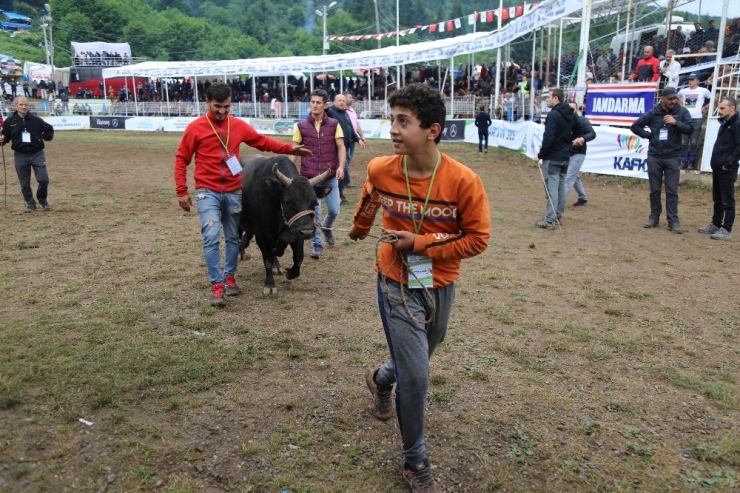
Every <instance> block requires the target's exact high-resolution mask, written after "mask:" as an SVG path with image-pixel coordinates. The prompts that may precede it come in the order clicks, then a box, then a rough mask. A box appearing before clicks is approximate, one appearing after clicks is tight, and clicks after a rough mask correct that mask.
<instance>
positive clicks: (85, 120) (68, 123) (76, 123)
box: [44, 116, 90, 131]
mask: <svg viewBox="0 0 740 493" xmlns="http://www.w3.org/2000/svg"><path fill="white" fill-rule="evenodd" d="M44 120H45V121H46V123H48V124H49V125H51V126H52V127H54V130H55V131H59V130H87V129H89V128H90V117H89V116H47V117H46V118H44Z"/></svg>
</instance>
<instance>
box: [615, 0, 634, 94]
mask: <svg viewBox="0 0 740 493" xmlns="http://www.w3.org/2000/svg"><path fill="white" fill-rule="evenodd" d="M631 13H632V0H629V4H628V6H627V23H626V24H625V25H624V49H623V50H622V54H623V56H622V80H624V77H625V75H626V74H625V71H626V68H627V42H628V41H629V35H630V14H631ZM617 39H619V38H617ZM620 46H621V45H620Z"/></svg>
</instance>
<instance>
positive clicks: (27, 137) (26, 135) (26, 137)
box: [21, 132, 31, 144]
mask: <svg viewBox="0 0 740 493" xmlns="http://www.w3.org/2000/svg"><path fill="white" fill-rule="evenodd" d="M21 142H24V143H26V144H30V143H31V133H30V132H21Z"/></svg>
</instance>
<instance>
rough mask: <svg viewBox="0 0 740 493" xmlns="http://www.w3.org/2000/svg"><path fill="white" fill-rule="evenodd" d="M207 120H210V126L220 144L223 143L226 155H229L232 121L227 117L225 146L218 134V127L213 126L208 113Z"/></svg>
mask: <svg viewBox="0 0 740 493" xmlns="http://www.w3.org/2000/svg"><path fill="white" fill-rule="evenodd" d="M206 120H208V124H209V125H210V126H211V130H213V133H214V134H216V138H217V139H218V141H219V142H221V145H222V146H223V147H224V149H225V150H226V154H228V153H229V134H231V119H230V118H229V115H226V143H225V144H224V141H223V140H221V136H220V135H219V134H218V131H217V130H216V127H214V126H213V123H211V119H210V118H208V113H206Z"/></svg>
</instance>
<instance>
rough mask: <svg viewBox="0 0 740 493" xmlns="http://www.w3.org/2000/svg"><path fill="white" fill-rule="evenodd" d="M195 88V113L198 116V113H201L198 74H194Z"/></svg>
mask: <svg viewBox="0 0 740 493" xmlns="http://www.w3.org/2000/svg"><path fill="white" fill-rule="evenodd" d="M193 88H194V92H193V94H195V114H196V116H197V115H200V99H198V76H197V75H194V76H193Z"/></svg>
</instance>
